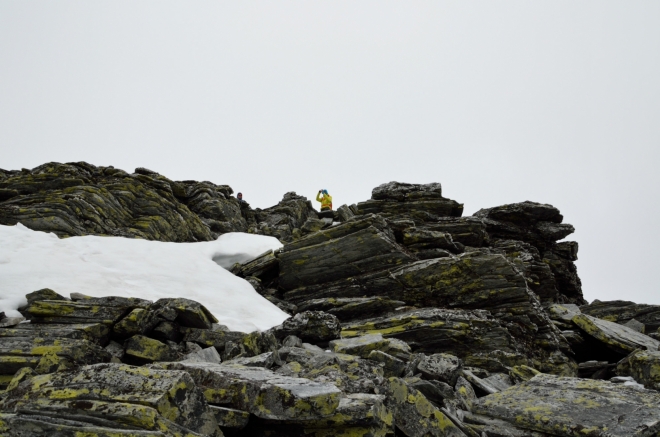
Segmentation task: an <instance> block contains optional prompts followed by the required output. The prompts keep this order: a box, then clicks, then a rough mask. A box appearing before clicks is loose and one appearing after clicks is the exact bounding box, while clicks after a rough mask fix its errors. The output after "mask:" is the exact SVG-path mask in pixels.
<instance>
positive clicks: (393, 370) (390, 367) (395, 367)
mask: <svg viewBox="0 0 660 437" xmlns="http://www.w3.org/2000/svg"><path fill="white" fill-rule="evenodd" d="M367 358H368V359H370V360H372V361H377V362H379V363H383V373H384V375H385V377H386V378H389V377H392V376H401V374H402V373H403V371H404V370H405V368H406V363H405V362H404V361H402V360H400V359H398V358H396V357H393V356H392V355H389V354H386V353H385V352H383V351H380V350H373V351H371V352H369V355H368V356H367Z"/></svg>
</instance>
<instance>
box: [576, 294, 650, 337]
mask: <svg viewBox="0 0 660 437" xmlns="http://www.w3.org/2000/svg"><path fill="white" fill-rule="evenodd" d="M580 311H582V312H583V313H584V314H587V315H590V316H593V317H598V318H599V319H604V320H607V321H609V322H615V323H619V324H621V325H623V324H625V323H627V322H629V321H630V320H632V319H635V320H637V321H639V322H641V323H643V324H644V325H645V327H646V332H647V333H650V332H652V331H656V330H657V329H658V328H660V305H646V304H637V303H635V302H630V301H625V300H611V301H605V302H601V301H599V300H595V301H593V302H592V303H590V304H589V305H583V306H581V307H580Z"/></svg>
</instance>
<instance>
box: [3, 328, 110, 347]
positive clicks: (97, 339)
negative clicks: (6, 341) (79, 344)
mask: <svg viewBox="0 0 660 437" xmlns="http://www.w3.org/2000/svg"><path fill="white" fill-rule="evenodd" d="M109 333H110V329H109V328H108V325H105V324H103V323H83V324H34V323H21V324H19V325H16V326H12V327H9V328H5V329H0V338H7V337H27V338H37V337H39V338H71V339H76V340H87V341H90V342H92V343H97V344H100V345H103V344H105V343H106V342H107V338H108V334H109Z"/></svg>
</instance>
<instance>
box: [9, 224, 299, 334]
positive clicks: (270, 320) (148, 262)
mask: <svg viewBox="0 0 660 437" xmlns="http://www.w3.org/2000/svg"><path fill="white" fill-rule="evenodd" d="M281 246H282V245H281V243H280V242H279V241H278V240H277V239H276V238H273V237H266V236H261V235H251V234H243V233H229V234H224V235H222V236H220V237H219V238H218V239H217V240H215V241H208V242H200V243H164V242H159V241H147V240H139V239H130V238H122V237H99V236H84V237H71V238H65V239H59V238H58V237H57V236H56V235H55V234H51V233H45V232H38V231H32V230H30V229H28V228H26V227H25V226H23V225H21V224H18V225H16V226H1V225H0V311H4V312H5V313H6V314H7V315H8V316H18V315H19V314H18V312H17V311H16V309H17V308H19V307H20V306H21V305H24V304H26V303H27V302H26V300H25V295H26V294H27V293H30V292H32V291H35V290H39V289H41V288H51V289H53V290H55V291H56V292H58V293H60V294H62V295H63V296H68V295H69V293H73V292H78V293H83V294H87V295H90V296H96V297H102V296H125V297H139V298H142V299H149V300H153V301H155V300H158V299H160V298H164V297H184V298H187V299H192V300H195V301H197V302H199V303H201V304H203V305H204V306H206V307H207V308H208V309H209V311H211V313H213V315H215V316H216V317H217V318H218V320H219V321H220V323H221V324H224V325H227V326H228V327H229V328H230V329H232V330H236V331H244V332H250V331H254V330H255V329H259V330H264V329H268V328H271V327H273V326H275V325H278V324H280V323H282V321H284V320H285V319H286V318H288V315H287V314H286V313H284V312H283V311H281V310H280V309H279V308H277V307H276V306H275V305H273V304H272V303H270V302H269V301H267V300H266V299H264V298H263V297H261V296H260V295H259V294H258V293H257V292H256V291H254V289H253V288H252V286H251V285H250V284H249V283H248V282H247V281H245V280H243V279H241V278H239V277H237V276H234V275H232V274H231V273H229V272H228V271H227V270H225V268H226V267H230V266H231V265H232V264H233V263H235V262H245V261H248V260H250V259H252V258H254V257H256V256H258V255H260V254H261V253H263V252H265V251H267V250H269V249H278V248H280V247H281ZM221 266H222V267H225V268H222V267H221Z"/></svg>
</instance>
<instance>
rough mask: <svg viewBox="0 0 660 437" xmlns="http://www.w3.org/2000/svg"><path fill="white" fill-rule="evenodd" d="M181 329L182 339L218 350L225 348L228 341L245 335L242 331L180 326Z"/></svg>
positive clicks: (237, 339)
mask: <svg viewBox="0 0 660 437" xmlns="http://www.w3.org/2000/svg"><path fill="white" fill-rule="evenodd" d="M181 331H182V332H183V341H187V342H194V343H197V344H199V345H201V346H214V347H215V348H216V349H217V350H218V352H222V351H223V350H224V349H225V344H226V343H227V342H228V341H232V342H240V341H242V340H243V338H244V337H245V336H246V334H245V333H244V332H238V331H222V330H213V329H197V328H182V329H181Z"/></svg>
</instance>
